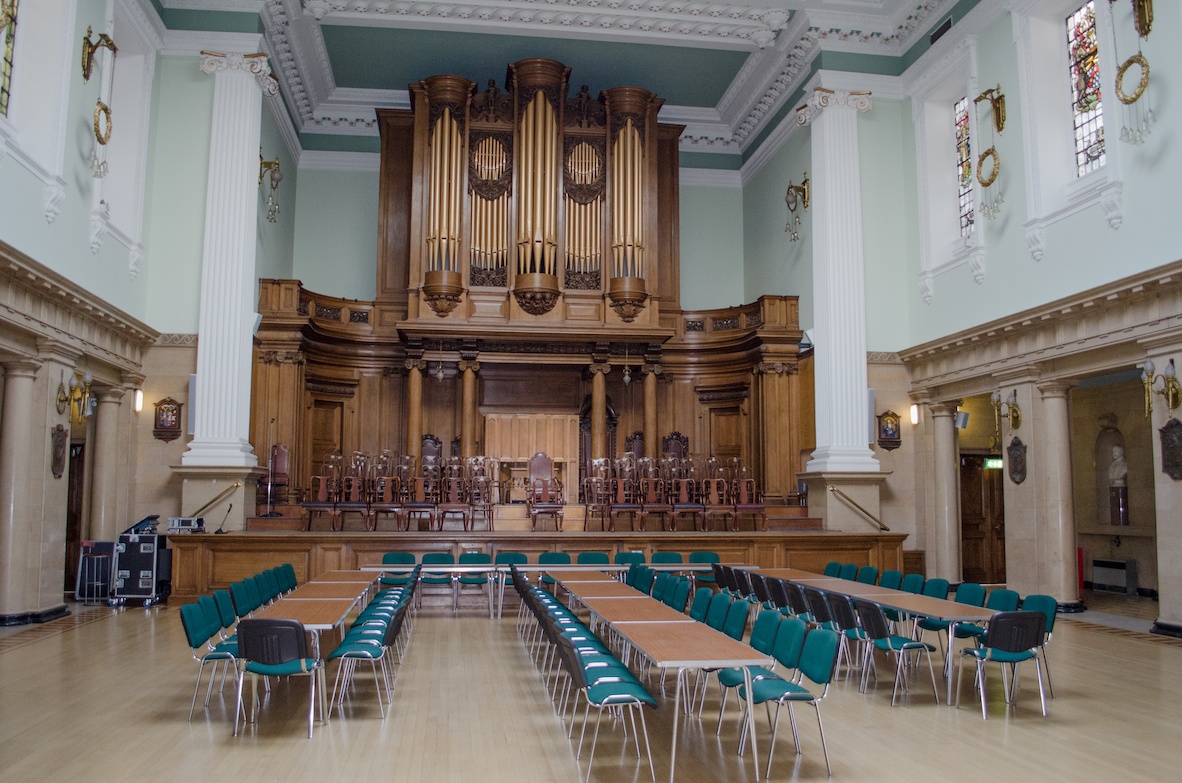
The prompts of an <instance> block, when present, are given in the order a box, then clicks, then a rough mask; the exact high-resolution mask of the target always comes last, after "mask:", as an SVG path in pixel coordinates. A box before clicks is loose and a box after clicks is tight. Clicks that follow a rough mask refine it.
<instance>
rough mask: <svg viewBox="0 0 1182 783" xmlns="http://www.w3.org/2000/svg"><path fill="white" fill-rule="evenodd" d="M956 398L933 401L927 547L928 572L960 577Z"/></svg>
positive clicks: (958, 463) (954, 580)
mask: <svg viewBox="0 0 1182 783" xmlns="http://www.w3.org/2000/svg"><path fill="white" fill-rule="evenodd" d="M959 404H960V400H948V401H946V402H940V403H933V404H932V406H931V412H932V438H933V440H934V443H933V444H932V446H933V448H932V462H933V465H932V468H933V471H934V473H935V482H934V483H935V496H936V508H935V519H934V520H933V522H934V524H933V525H932V537H931V539H930V540H929V541H928V551H929V552H931V554H932V561H931V562H930V563H929V564H928V576H933V577H942V578H944V579H947V580H948V581H950V582H959V581H960V483H959V480H958V479H959V473H960V460H959V459H958V458H957V453H956V452H957V449H956V425H955V422H954V421H953V416H955V415H956V406H957V405H959Z"/></svg>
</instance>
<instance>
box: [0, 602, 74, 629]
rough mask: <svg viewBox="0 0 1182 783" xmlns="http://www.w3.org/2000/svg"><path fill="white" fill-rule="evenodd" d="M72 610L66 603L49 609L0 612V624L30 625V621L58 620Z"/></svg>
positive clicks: (45, 621)
mask: <svg viewBox="0 0 1182 783" xmlns="http://www.w3.org/2000/svg"><path fill="white" fill-rule="evenodd" d="M69 614H70V610H69V609H67V608H66V605H65V604H62V605H60V606H54V607H51V608H49V609H42V610H41V611H39V612H18V613H16V614H0V626H10V625H29V624H30V623H47V622H49V621H50V620H57V619H60V618H62V617H67V616H69Z"/></svg>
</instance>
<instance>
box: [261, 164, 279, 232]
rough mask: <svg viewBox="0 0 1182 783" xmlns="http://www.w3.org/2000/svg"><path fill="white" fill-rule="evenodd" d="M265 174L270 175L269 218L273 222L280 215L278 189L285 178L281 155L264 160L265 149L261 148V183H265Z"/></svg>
mask: <svg viewBox="0 0 1182 783" xmlns="http://www.w3.org/2000/svg"><path fill="white" fill-rule="evenodd" d="M263 174H268V175H269V177H270V183H271V191H270V192H269V193H268V194H267V220H269V221H271V222H272V223H274V222H275V220H276V219H277V218H278V217H279V199H278V197H276V195H275V194H276V191H277V190H278V189H279V183H280V182H281V181H282V180H283V171H282V170H281V169H280V168H279V156H278V155H276V156H275V160H264V159H263V151H262V150H261V149H260V150H259V185H262V184H263Z"/></svg>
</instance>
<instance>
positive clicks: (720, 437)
mask: <svg viewBox="0 0 1182 783" xmlns="http://www.w3.org/2000/svg"><path fill="white" fill-rule="evenodd" d="M710 453H711V454H713V455H714V456H716V457H718V461H719V464H722V465H727V464H730V459H731V457H740V458H741V457H742V456H743V417H742V414H741V412H740V410H739V406H737V405H735V406H733V407H726V408H711V409H710Z"/></svg>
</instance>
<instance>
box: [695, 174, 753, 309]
mask: <svg viewBox="0 0 1182 783" xmlns="http://www.w3.org/2000/svg"><path fill="white" fill-rule="evenodd" d="M743 274H744V272H743V192H742V191H741V190H740V189H739V188H726V187H705V186H701V185H683V186H682V187H681V306H682V308H683V309H685V310H708V309H713V308H717V307H732V306H734V305H738V304H742V303H743V302H745V301H746V300H745V299H744V298H743Z"/></svg>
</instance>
